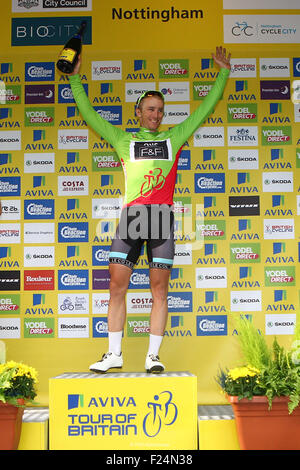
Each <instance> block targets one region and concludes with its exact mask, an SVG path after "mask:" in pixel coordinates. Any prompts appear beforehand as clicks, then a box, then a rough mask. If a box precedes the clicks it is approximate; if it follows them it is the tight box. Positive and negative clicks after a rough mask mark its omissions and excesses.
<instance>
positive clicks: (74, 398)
mask: <svg viewBox="0 0 300 470" xmlns="http://www.w3.org/2000/svg"><path fill="white" fill-rule="evenodd" d="M83 406H84V399H83V395H82V394H74V395H68V410H73V409H74V408H83Z"/></svg>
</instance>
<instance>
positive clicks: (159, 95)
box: [136, 90, 165, 107]
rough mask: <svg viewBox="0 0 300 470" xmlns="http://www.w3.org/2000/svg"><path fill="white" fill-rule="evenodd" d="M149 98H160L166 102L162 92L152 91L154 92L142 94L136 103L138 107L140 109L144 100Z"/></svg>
mask: <svg viewBox="0 0 300 470" xmlns="http://www.w3.org/2000/svg"><path fill="white" fill-rule="evenodd" d="M148 96H158V97H159V98H161V99H162V100H163V102H165V99H164V95H163V94H162V93H161V92H160V91H156V90H152V91H150V90H149V91H144V93H142V94H141V95H140V96H139V97H138V99H137V101H136V106H137V107H139V106H140V104H141V102H142V101H143V99H144V98H147V97H148Z"/></svg>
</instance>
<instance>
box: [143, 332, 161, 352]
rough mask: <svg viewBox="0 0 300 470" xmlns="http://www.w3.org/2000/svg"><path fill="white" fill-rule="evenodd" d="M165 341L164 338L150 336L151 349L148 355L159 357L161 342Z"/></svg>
mask: <svg viewBox="0 0 300 470" xmlns="http://www.w3.org/2000/svg"><path fill="white" fill-rule="evenodd" d="M162 340H163V336H158V335H152V334H151V333H150V334H149V349H148V352H147V355H149V354H154V356H158V352H159V348H160V345H161V342H162Z"/></svg>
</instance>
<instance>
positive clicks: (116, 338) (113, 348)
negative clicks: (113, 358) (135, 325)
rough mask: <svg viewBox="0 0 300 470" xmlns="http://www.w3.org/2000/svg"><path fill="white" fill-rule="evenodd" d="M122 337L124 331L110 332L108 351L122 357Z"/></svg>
mask: <svg viewBox="0 0 300 470" xmlns="http://www.w3.org/2000/svg"><path fill="white" fill-rule="evenodd" d="M122 335H123V331H109V332H108V350H109V352H113V353H115V354H117V356H120V354H121V351H122V348H121V344H122Z"/></svg>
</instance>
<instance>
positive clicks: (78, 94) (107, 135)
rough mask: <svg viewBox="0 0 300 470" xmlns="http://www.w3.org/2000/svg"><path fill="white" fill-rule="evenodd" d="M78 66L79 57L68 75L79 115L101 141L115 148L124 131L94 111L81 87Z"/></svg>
mask: <svg viewBox="0 0 300 470" xmlns="http://www.w3.org/2000/svg"><path fill="white" fill-rule="evenodd" d="M80 66H81V58H80V57H79V60H78V62H77V64H76V66H75V68H74V71H73V73H72V74H69V75H68V77H69V82H70V85H71V89H72V93H73V96H74V99H75V101H76V104H77V106H78V109H79V111H80V114H81V115H82V117H83V119H84V120H85V121H86V123H87V124H88V125H89V126H90V127H91V128H92V129H93V130H94V131H95V132H96V133H97V134H99V135H100V136H101V137H103V139H105V140H107V141H108V142H109V143H110V144H111V145H113V146H115V143H116V142H117V140H118V139H119V138H120V136H121V135H122V134H123V133H124V131H123V130H122V129H120V128H118V127H116V126H114V125H113V124H111V123H110V122H108V121H106V120H105V119H103V118H102V117H101V116H100V115H99V114H98V113H97V112H96V111H95V109H94V108H93V106H92V105H91V103H90V100H89V98H88V97H87V95H86V93H85V90H84V88H83V86H82V83H81V80H80V76H79V70H80Z"/></svg>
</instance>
